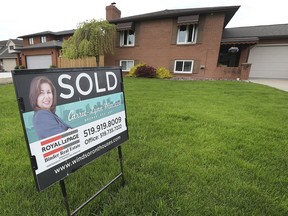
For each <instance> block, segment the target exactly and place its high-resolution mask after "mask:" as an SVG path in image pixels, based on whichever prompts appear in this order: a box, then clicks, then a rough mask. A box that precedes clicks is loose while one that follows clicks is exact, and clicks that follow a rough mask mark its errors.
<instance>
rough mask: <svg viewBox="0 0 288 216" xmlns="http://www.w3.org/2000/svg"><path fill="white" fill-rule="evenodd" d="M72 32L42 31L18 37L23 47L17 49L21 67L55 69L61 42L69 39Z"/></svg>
mask: <svg viewBox="0 0 288 216" xmlns="http://www.w3.org/2000/svg"><path fill="white" fill-rule="evenodd" d="M74 31H75V30H67V31H60V32H52V31H44V32H39V33H35V34H29V35H24V36H20V37H18V38H22V39H23V47H22V48H20V49H18V50H20V51H21V55H20V57H21V61H22V65H23V66H24V67H26V68H28V69H38V68H49V67H52V66H55V67H57V58H58V57H59V56H60V55H61V49H62V43H63V40H65V39H68V38H69V37H71V36H72V35H73V34H74Z"/></svg>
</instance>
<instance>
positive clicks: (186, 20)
mask: <svg viewBox="0 0 288 216" xmlns="http://www.w3.org/2000/svg"><path fill="white" fill-rule="evenodd" d="M198 20H199V15H190V16H182V17H178V19H177V24H178V34H177V44H191V43H196V40H197V31H198V28H197V26H198Z"/></svg>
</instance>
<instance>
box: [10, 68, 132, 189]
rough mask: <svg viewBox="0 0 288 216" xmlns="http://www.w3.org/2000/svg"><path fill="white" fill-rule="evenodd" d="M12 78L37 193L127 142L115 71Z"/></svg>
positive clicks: (74, 71)
mask: <svg viewBox="0 0 288 216" xmlns="http://www.w3.org/2000/svg"><path fill="white" fill-rule="evenodd" d="M12 74H13V81H14V86H15V91H16V96H17V100H18V105H19V111H20V116H21V120H22V125H23V129H24V134H25V139H26V143H27V147H28V152H29V156H30V160H31V165H32V169H33V174H34V177H35V181H36V185H37V189H38V190H39V191H41V190H43V189H45V188H47V187H48V186H50V185H52V184H53V183H55V182H57V181H59V180H61V179H63V178H65V177H66V176H68V175H69V174H70V173H72V172H73V171H75V170H77V169H78V168H80V167H82V166H83V165H85V164H87V163H89V162H91V161H92V160H94V159H96V158H97V157H99V156H100V155H102V154H104V153H106V152H107V151H109V150H111V149H113V148H115V147H117V146H119V145H120V144H121V143H123V142H124V141H126V140H128V127H127V121H126V109H125V100H124V91H123V78H122V71H121V69H120V68H105V67H103V68H72V69H39V70H19V71H13V73H12Z"/></svg>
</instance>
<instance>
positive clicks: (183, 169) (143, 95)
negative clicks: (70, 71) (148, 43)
mask: <svg viewBox="0 0 288 216" xmlns="http://www.w3.org/2000/svg"><path fill="white" fill-rule="evenodd" d="M124 87H125V97H126V108H127V116H128V127H129V137H130V139H129V141H127V142H126V143H124V144H123V145H122V152H123V159H124V174H125V178H126V186H125V187H123V188H122V187H121V185H120V181H119V183H118V182H117V183H116V184H114V185H112V186H111V187H109V188H108V189H107V190H106V191H105V192H103V193H102V194H100V196H98V197H97V198H96V199H94V200H93V201H92V202H91V203H90V204H89V205H87V206H86V207H85V208H84V209H83V210H81V211H80V212H79V214H78V215H83V216H84V215H85V216H86V215H109V216H110V215H115V216H119V215H123V216H128V215H137V216H138V215H165V216H166V215H169V216H170V215H177V216H178V215H180V216H182V215H183V216H187V215H193V216H195V215H196V216H197V215H199V216H200V215H201V216H202V215H221V216H222V215H227V216H231V215H247V216H248V215H249V216H250V215H261V216H263V215H267V216H268V215H269V216H270V215H275V216H281V215H283V216H284V215H288V171H287V170H288V159H287V155H288V145H287V144H288V133H287V132H288V112H287V108H288V93H287V92H283V91H280V90H276V89H273V88H270V87H265V86H261V85H257V84H253V83H247V82H237V81H175V80H157V79H141V78H125V79H124ZM0 106H1V112H0V118H1V120H0V132H1V135H0V183H1V184H0V197H1V200H0V215H13V216H14V215H19V216H20V215H21V216H22V215H29V216H30V215H35V216H36V215H37V216H39V215H43V216H44V215H49V216H50V215H55V216H56V215H65V214H66V211H65V207H64V204H63V200H62V194H61V190H60V187H59V184H55V185H53V186H52V187H49V188H47V189H46V190H44V191H43V192H41V193H39V192H37V190H36V187H35V183H34V179H33V175H32V171H31V166H30V161H29V157H28V153H27V148H26V144H25V140H24V135H23V130H22V126H21V122H20V117H19V113H18V108H17V104H16V98H15V93H14V88H13V85H0ZM118 173H119V161H118V155H117V150H116V149H115V150H112V151H110V152H109V153H108V154H106V155H103V156H101V157H100V158H98V159H97V160H95V161H94V162H92V163H90V164H89V165H87V166H85V167H83V168H81V169H80V170H78V171H77V172H75V173H73V174H71V175H70V176H69V177H68V178H66V179H65V183H66V187H67V192H68V199H69V202H70V207H71V209H75V208H77V207H78V206H79V205H80V204H82V203H83V202H84V201H85V200H86V199H87V198H89V197H90V196H91V195H93V194H94V193H95V192H96V191H97V190H98V189H100V188H101V187H102V186H103V185H105V184H106V183H107V182H109V181H110V180H111V179H112V178H114V177H115V176H116V175H117V174H118Z"/></svg>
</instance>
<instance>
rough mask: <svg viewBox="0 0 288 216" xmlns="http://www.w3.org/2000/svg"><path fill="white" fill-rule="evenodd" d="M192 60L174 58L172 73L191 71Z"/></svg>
mask: <svg viewBox="0 0 288 216" xmlns="http://www.w3.org/2000/svg"><path fill="white" fill-rule="evenodd" d="M193 63H194V61H193V60H176V61H175V63H174V73H192V71H193Z"/></svg>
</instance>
